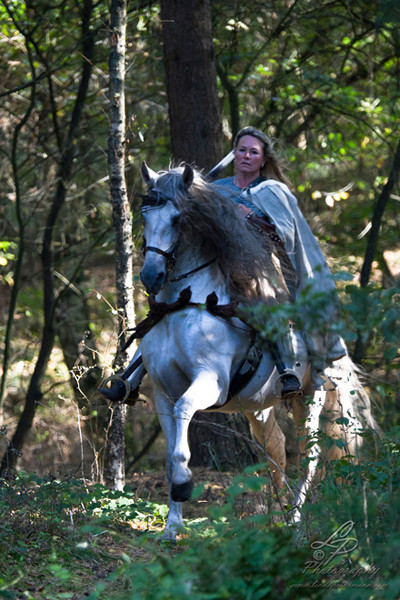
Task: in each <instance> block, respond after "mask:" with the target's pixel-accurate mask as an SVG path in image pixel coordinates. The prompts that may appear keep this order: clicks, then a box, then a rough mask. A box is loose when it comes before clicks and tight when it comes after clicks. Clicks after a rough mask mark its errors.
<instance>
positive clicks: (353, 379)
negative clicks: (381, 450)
mask: <svg viewBox="0 0 400 600" xmlns="http://www.w3.org/2000/svg"><path fill="white" fill-rule="evenodd" d="M327 375H328V376H329V378H330V379H331V381H332V383H333V384H334V385H335V386H336V387H335V389H334V390H331V391H329V392H327V399H326V403H325V416H326V417H327V418H326V428H325V430H326V433H327V435H328V436H329V437H331V438H333V439H336V440H342V443H341V442H336V443H335V444H334V445H333V447H332V448H331V451H330V453H329V454H330V458H339V457H340V456H343V454H351V455H353V456H357V455H358V451H359V450H360V447H361V445H362V443H363V439H364V437H365V435H366V432H368V431H370V432H372V433H373V434H375V435H378V436H379V435H380V428H379V425H378V424H377V422H376V420H375V418H374V416H373V414H372V408H371V399H370V397H369V395H368V392H367V390H366V387H365V386H364V385H363V383H362V381H363V379H364V380H365V379H366V377H365V375H364V373H363V371H362V369H361V368H360V367H357V366H356V365H355V364H354V362H353V361H352V360H351V358H350V357H349V356H348V355H346V356H344V357H343V358H341V359H339V360H336V361H335V362H334V366H333V367H331V368H330V369H329V370H328V372H327Z"/></svg>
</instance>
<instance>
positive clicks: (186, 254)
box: [157, 248, 230, 304]
mask: <svg viewBox="0 0 400 600" xmlns="http://www.w3.org/2000/svg"><path fill="white" fill-rule="evenodd" d="M213 259H215V260H213ZM207 263H210V264H207ZM198 267H202V268H201V269H199V270H196V269H197V268H198ZM191 271H194V272H193V273H191ZM186 274H188V275H187V276H186V277H182V276H184V275H186ZM188 286H190V289H191V290H192V297H191V301H192V302H201V303H204V302H205V301H206V298H207V296H208V295H209V294H211V292H215V293H216V294H217V296H218V300H219V303H222V304H226V303H228V302H229V301H230V298H229V295H228V293H227V290H226V285H225V283H224V278H223V275H222V273H221V271H220V268H219V265H218V260H217V259H216V257H215V256H213V255H211V254H209V253H207V252H203V251H201V250H199V249H195V248H183V249H181V250H180V251H179V252H178V256H177V259H176V263H175V266H174V267H173V268H172V269H171V271H170V273H169V275H168V279H167V282H166V285H165V286H164V288H163V289H162V290H161V291H160V293H159V294H158V295H157V300H158V301H162V302H174V301H175V300H176V299H177V298H178V296H179V293H180V292H181V291H182V290H183V289H184V288H187V287H188Z"/></svg>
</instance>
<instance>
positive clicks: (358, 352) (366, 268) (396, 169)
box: [353, 141, 400, 363]
mask: <svg viewBox="0 0 400 600" xmlns="http://www.w3.org/2000/svg"><path fill="white" fill-rule="evenodd" d="M399 174H400V141H399V143H398V144H397V148H396V152H395V154H394V158H393V164H392V168H391V171H390V175H389V178H388V180H387V182H386V184H385V186H384V187H383V190H382V192H381V194H380V195H379V197H378V199H377V201H376V204H375V208H374V213H373V215H372V221H371V229H370V232H369V237H368V242H367V248H366V250H365V257H364V263H363V266H362V269H361V275H360V286H361V287H366V286H367V285H368V283H369V279H370V276H371V270H372V263H373V260H374V256H375V253H376V248H377V245H378V238H379V230H380V228H381V223H382V218H383V214H384V212H385V208H386V204H387V202H388V200H389V198H390V194H391V193H392V192H393V189H394V187H395V185H397V183H398V181H399ZM363 355H364V341H363V338H362V335H361V333H359V334H358V337H357V340H356V343H355V347H354V353H353V360H354V361H355V362H356V363H361V361H362V359H363Z"/></svg>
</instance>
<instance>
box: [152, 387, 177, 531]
mask: <svg viewBox="0 0 400 600" xmlns="http://www.w3.org/2000/svg"><path fill="white" fill-rule="evenodd" d="M154 402H155V405H156V410H157V416H158V420H159V421H160V424H161V427H162V430H163V433H164V437H165V441H166V444H167V457H166V471H167V481H168V490H169V512H168V518H167V523H166V526H165V529H164V532H163V535H162V539H163V540H166V541H171V542H175V541H176V536H177V535H178V533H179V532H180V531H182V530H183V516H182V504H181V503H180V502H175V501H174V500H172V498H171V483H172V455H173V453H174V449H175V438H176V422H175V417H174V401H173V400H172V399H171V398H169V397H168V396H167V395H166V394H164V393H163V392H161V391H160V390H157V389H155V390H154Z"/></svg>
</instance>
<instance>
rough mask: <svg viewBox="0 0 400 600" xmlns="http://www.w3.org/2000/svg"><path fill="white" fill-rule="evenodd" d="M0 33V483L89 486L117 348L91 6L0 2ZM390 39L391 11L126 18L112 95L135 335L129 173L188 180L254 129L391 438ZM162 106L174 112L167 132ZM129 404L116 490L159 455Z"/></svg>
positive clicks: (384, 3) (394, 133) (399, 66)
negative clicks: (172, 55)
mask: <svg viewBox="0 0 400 600" xmlns="http://www.w3.org/2000/svg"><path fill="white" fill-rule="evenodd" d="M171 13H172V14H173V15H176V17H177V18H178V16H180V18H181V19H183V21H182V22H183V23H185V19H186V22H187V23H188V28H189V26H190V27H194V24H193V22H192V21H193V20H195V19H196V23H195V25H196V26H197V27H198V28H199V30H201V32H202V34H201V35H202V37H201V45H202V46H203V47H204V49H205V51H206V52H207V53H208V56H209V58H210V64H212V67H213V68H212V69H211V68H210V69H208V71H207V72H206V73H203V72H201V71H200V67H199V70H197V69H196V67H197V65H198V55H197V54H196V50H195V46H194V47H193V53H190V51H188V52H186V54H185V55H184V56H183V57H181V61H182V62H184V66H185V68H186V70H187V72H188V73H189V72H190V76H191V79H190V80H189V79H185V78H176V74H174V72H173V68H172V67H171V63H170V62H169V55H168V53H166V51H165V49H166V48H167V47H168V44H171V43H173V41H174V39H175V42H176V43H179V37H178V35H177V34H176V32H175V38H174V37H173V36H174V34H172V38H173V39H172V41H171V32H170V31H168V30H167V25H166V24H167V23H168V22H170V19H169V18H167V17H168V15H169V14H171ZM163 15H164V16H163ZM191 15H192V17H191ZM193 15H195V19H194V18H193ZM0 19H1V21H0V25H1V34H0V44H1V50H2V61H1V64H0V73H1V78H0V81H1V86H0V97H1V113H0V128H1V133H2V135H1V140H0V149H1V152H0V165H1V169H0V178H1V192H0V194H1V203H0V267H1V275H0V311H1V313H0V314H1V321H0V328H1V329H0V330H1V341H2V343H1V357H0V358H1V365H2V370H1V387H0V394H1V395H0V409H1V419H2V425H1V440H0V441H1V453H2V455H3V456H4V458H3V463H2V469H3V470H4V469H8V468H9V467H14V466H17V465H18V467H22V468H24V469H26V470H28V471H34V472H36V473H38V474H40V475H41V476H45V475H48V474H52V475H54V476H57V477H58V476H62V477H69V476H76V475H79V476H80V475H83V476H84V477H86V478H90V479H91V480H93V481H103V480H104V462H105V456H106V450H105V449H106V447H107V432H108V430H109V419H110V411H109V407H108V406H107V405H106V404H105V403H104V402H102V401H101V400H100V399H99V397H98V394H97V393H96V388H97V387H98V385H99V383H100V382H101V381H102V379H104V377H106V376H107V375H109V374H111V372H112V370H113V367H114V365H113V361H114V357H115V353H116V349H117V346H118V339H117V338H118V332H119V330H120V323H119V320H118V306H117V304H116V290H115V239H114V238H115V232H114V228H113V207H112V203H111V202H110V182H109V171H108V169H109V167H108V157H107V147H108V138H109V132H110V111H109V107H110V98H109V94H108V89H109V66H108V59H109V46H110V25H109V22H110V6H109V4H108V3H105V2H94V3H93V2H92V1H90V0H79V1H78V0H76V1H73V0H65V1H64V0H60V1H59V2H57V3H54V2H47V0H41V1H40V2H37V1H35V0H30V1H29V2H22V1H20V0H2V2H0ZM399 25H400V9H399V6H398V4H397V3H396V2H395V1H394V0H380V1H379V2H376V3H371V2H369V1H367V0H355V1H353V2H351V3H348V2H346V1H342V0H329V1H328V0H322V1H321V0H318V1H314V0H291V1H289V0H285V1H284V0H277V1H272V2H265V1H263V2H258V1H256V0H249V1H248V2H246V3H243V2H236V1H235V0H233V1H230V2H222V1H217V0H212V1H211V2H206V1H197V2H194V1H193V2H172V1H167V0H164V1H163V2H161V3H157V2H150V1H149V2H140V1H138V2H131V3H130V4H129V6H128V21H127V40H126V83H125V95H126V113H127V116H126V143H125V152H126V163H125V177H126V181H127V190H128V198H129V202H130V206H131V210H132V225H133V241H134V247H133V250H132V253H133V268H134V297H135V317H136V320H137V321H139V320H140V319H141V318H142V317H143V316H144V315H145V313H146V310H147V306H146V298H145V295H144V293H143V289H142V287H141V285H140V281H139V277H138V275H139V271H140V264H141V255H140V245H141V223H140V219H139V217H138V200H137V198H136V197H135V193H136V192H140V191H142V185H141V181H140V175H139V166H140V163H141V162H142V160H146V161H147V163H148V164H149V165H150V166H151V167H152V168H153V169H154V170H158V169H162V168H166V167H167V166H168V165H169V164H170V162H171V160H175V161H179V160H181V159H184V160H187V161H189V162H196V164H197V165H198V166H199V167H200V168H201V169H204V170H205V171H207V170H208V169H209V168H211V167H212V166H214V164H215V163H216V162H218V160H219V159H220V158H222V156H223V155H224V154H226V153H227V152H228V151H229V150H230V148H231V144H232V138H233V136H234V135H235V133H236V132H237V131H238V129H239V128H240V127H241V126H244V125H247V124H252V125H255V126H256V127H258V128H260V129H262V130H264V131H265V132H266V133H268V134H269V135H270V136H271V137H272V138H273V139H276V140H277V142H276V148H277V149H278V151H279V154H280V155H281V157H282V159H283V160H284V162H285V164H286V166H287V169H288V171H287V172H288V175H289V178H290V180H291V182H292V185H293V190H294V191H295V193H296V196H297V197H298V199H299V203H300V206H301V208H302V211H303V213H304V214H305V216H306V218H307V220H308V222H309V224H310V226H311V228H312V230H313V232H314V234H315V235H316V236H317V238H318V240H319V241H320V244H321V247H322V249H323V251H324V253H325V255H326V256H327V258H328V261H329V264H330V266H331V268H332V271H333V272H334V273H335V274H336V276H337V281H338V287H339V290H340V294H341V298H342V304H343V324H342V325H343V329H342V334H343V336H344V338H345V340H346V342H347V343H348V347H349V351H350V354H351V355H352V356H353V357H354V359H355V360H356V362H357V363H359V364H362V365H363V367H364V368H365V370H366V373H367V374H368V376H369V380H368V382H369V383H368V389H369V392H370V394H371V398H372V401H373V407H374V413H375V416H376V418H377V420H378V422H379V424H380V425H381V427H382V428H383V430H384V431H390V432H391V435H392V437H395V435H398V434H396V433H395V432H396V431H397V428H398V427H399V426H400V423H399V416H398V415H399V409H400V397H399V387H398V370H399V369H398V367H399V354H398V339H399V318H400V309H399V304H398V298H399V295H398V293H399V289H398V286H399V276H400V241H399V240H400V235H399V233H400V218H399V210H398V208H399V200H400V195H399V193H398V175H399V169H400V145H399V144H400V141H399V140H400V136H399V122H400V121H399V117H400V94H399V91H400V60H399V59H400V31H399ZM111 33H112V32H111ZM169 47H170V46H169ZM195 83H196V84H197V85H199V87H200V88H203V89H206V90H208V89H211V88H212V86H216V93H217V97H218V105H217V106H216V107H215V108H214V107H213V110H212V111H211V112H212V114H211V117H210V111H207V113H206V112H205V113H204V114H202V113H201V112H199V111H198V110H196V106H195V105H193V103H192V101H191V100H190V94H189V91H190V87H191V86H193V87H195ZM174 98H178V99H179V98H180V99H183V100H185V101H186V102H185V103H184V106H180V108H179V110H180V111H181V112H180V113H179V112H178V113H177V112H176V104H174V102H175V99H174ZM198 100H199V102H200V101H201V100H203V101H205V102H211V100H209V99H208V98H207V97H206V98H204V99H202V98H200V96H199V98H198ZM174 110H175V112H174ZM207 119H209V120H207ZM182 123H185V124H186V126H185V128H183V129H182V127H183V126H182ZM188 123H191V125H192V128H191V129H190V128H188V127H187V124H188ZM192 132H195V133H192ZM142 399H143V400H145V402H142V403H139V404H138V405H136V406H135V407H132V408H129V410H128V415H127V419H128V426H127V428H126V442H127V443H126V463H127V465H128V472H129V469H131V468H133V467H134V466H135V465H137V464H138V463H137V459H138V457H140V456H142V454H144V458H142V462H141V463H139V465H140V468H141V469H146V468H148V469H151V468H154V467H155V466H156V467H157V466H158V465H159V460H160V459H159V453H157V452H154V454H151V453H150V454H149V453H147V454H146V449H147V448H148V447H150V446H152V444H153V442H154V440H155V439H157V440H158V443H160V444H161V443H162V442H160V441H159V438H157V435H158V431H159V428H158V424H157V422H156V420H155V418H154V414H153V410H152V404H151V392H150V390H149V389H148V388H147V387H146V386H144V389H143V395H142ZM210 435H211V437H212V434H210ZM214 437H216V436H215V435H214ZM152 448H153V449H154V445H153V446H152ZM207 452H208V454H207V455H208V456H212V453H211V452H209V451H207ZM211 463H212V460H211V458H210V464H211ZM234 466H235V465H234V464H229V465H228V467H229V468H232V467H234Z"/></svg>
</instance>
